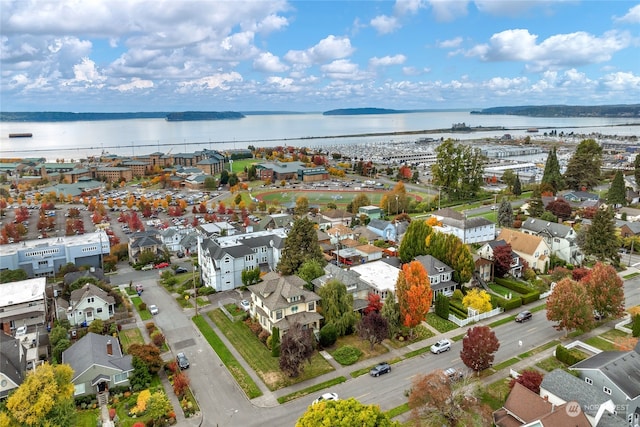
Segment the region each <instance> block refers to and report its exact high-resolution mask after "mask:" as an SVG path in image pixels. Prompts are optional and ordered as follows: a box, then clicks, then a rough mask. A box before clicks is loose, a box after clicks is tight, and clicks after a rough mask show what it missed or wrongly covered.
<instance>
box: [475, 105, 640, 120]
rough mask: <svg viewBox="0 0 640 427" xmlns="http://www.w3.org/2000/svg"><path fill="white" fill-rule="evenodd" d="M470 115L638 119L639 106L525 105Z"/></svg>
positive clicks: (493, 109)
mask: <svg viewBox="0 0 640 427" xmlns="http://www.w3.org/2000/svg"><path fill="white" fill-rule="evenodd" d="M471 114H488V115H491V114H500V115H512V116H528V117H640V104H631V105H594V106H584V105H525V106H519V107H492V108H485V109H482V110H480V111H472V112H471Z"/></svg>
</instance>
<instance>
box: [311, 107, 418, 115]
mask: <svg viewBox="0 0 640 427" xmlns="http://www.w3.org/2000/svg"><path fill="white" fill-rule="evenodd" d="M409 112H413V111H407V110H390V109H388V108H340V109H337V110H329V111H325V112H324V113H322V115H323V116H360V115H364V114H402V113H409Z"/></svg>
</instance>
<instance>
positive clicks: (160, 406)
mask: <svg viewBox="0 0 640 427" xmlns="http://www.w3.org/2000/svg"><path fill="white" fill-rule="evenodd" d="M171 410H172V406H171V402H169V398H168V397H167V395H166V394H165V393H164V392H162V391H156V392H155V393H153V394H152V395H151V396H149V400H147V410H146V412H145V415H146V416H148V417H149V418H151V419H152V420H153V426H154V427H155V426H157V425H164V423H162V420H164V418H165V417H166V416H167V414H168V413H169V412H170V411H171Z"/></svg>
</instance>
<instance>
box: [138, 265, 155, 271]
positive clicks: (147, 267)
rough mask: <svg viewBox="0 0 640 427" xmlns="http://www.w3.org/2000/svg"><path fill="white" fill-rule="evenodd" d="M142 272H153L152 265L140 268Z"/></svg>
mask: <svg viewBox="0 0 640 427" xmlns="http://www.w3.org/2000/svg"><path fill="white" fill-rule="evenodd" d="M141 270H142V271H147V270H153V264H147V265H145V266H144V267H142V268H141Z"/></svg>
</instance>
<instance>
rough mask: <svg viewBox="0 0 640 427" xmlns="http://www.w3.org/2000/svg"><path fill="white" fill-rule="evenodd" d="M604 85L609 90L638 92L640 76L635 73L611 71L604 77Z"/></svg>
mask: <svg viewBox="0 0 640 427" xmlns="http://www.w3.org/2000/svg"><path fill="white" fill-rule="evenodd" d="M602 85H603V86H605V87H606V88H607V89H609V90H615V91H618V92H620V91H629V92H632V93H633V92H636V93H637V92H638V91H639V90H640V76H637V75H635V74H633V73H623V72H618V73H611V74H607V75H606V76H604V77H603V78H602Z"/></svg>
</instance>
